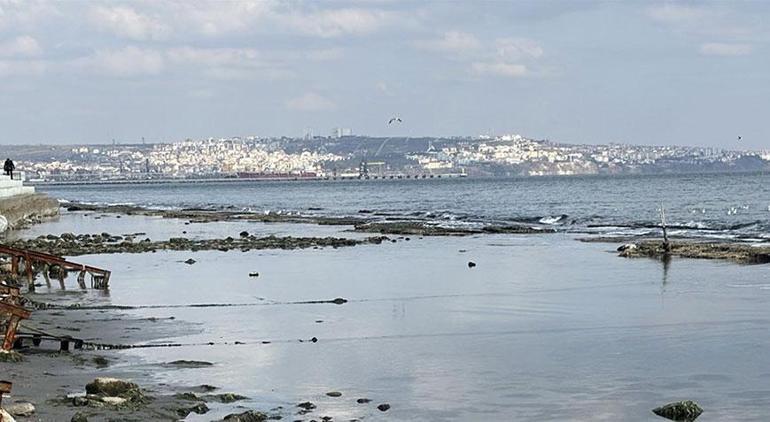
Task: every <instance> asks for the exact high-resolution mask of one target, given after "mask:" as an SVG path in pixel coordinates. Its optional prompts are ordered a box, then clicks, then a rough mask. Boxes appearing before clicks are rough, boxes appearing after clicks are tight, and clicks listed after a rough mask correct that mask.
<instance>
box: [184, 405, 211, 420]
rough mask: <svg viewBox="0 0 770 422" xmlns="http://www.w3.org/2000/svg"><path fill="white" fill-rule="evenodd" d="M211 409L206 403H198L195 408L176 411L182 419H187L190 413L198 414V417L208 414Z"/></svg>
mask: <svg viewBox="0 0 770 422" xmlns="http://www.w3.org/2000/svg"><path fill="white" fill-rule="evenodd" d="M208 411H209V407H208V406H206V403H197V404H195V405H194V406H190V407H180V408H179V409H177V410H176V413H177V415H179V417H181V418H186V417H187V415H189V414H190V413H197V414H198V415H203V414H206V413H208Z"/></svg>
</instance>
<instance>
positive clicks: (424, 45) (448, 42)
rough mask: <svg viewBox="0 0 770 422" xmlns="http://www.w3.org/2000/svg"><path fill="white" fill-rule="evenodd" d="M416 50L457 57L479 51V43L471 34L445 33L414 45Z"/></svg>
mask: <svg viewBox="0 0 770 422" xmlns="http://www.w3.org/2000/svg"><path fill="white" fill-rule="evenodd" d="M415 46H416V47H417V48H420V49H422V50H428V51H437V52H441V53H451V54H457V55H464V54H469V53H472V52H476V51H479V50H480V49H481V47H482V46H481V42H480V41H479V40H478V38H476V36H474V35H473V34H469V33H467V32H460V31H448V32H445V33H444V34H443V35H442V36H441V38H437V39H433V40H422V41H417V42H416V43H415Z"/></svg>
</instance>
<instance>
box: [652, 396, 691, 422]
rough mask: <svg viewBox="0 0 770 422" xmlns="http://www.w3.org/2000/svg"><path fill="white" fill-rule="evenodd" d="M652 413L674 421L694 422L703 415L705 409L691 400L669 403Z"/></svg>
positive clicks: (653, 410)
mask: <svg viewBox="0 0 770 422" xmlns="http://www.w3.org/2000/svg"><path fill="white" fill-rule="evenodd" d="M652 413H654V414H656V415H658V416H661V417H664V418H667V419H671V420H672V421H683V422H692V421H694V420H695V419H697V418H698V416H700V415H701V413H703V409H701V407H700V406H698V404H697V403H695V402H694V401H691V400H685V401H678V402H674V403H669V404H667V405H665V406H661V407H657V408H655V409H652Z"/></svg>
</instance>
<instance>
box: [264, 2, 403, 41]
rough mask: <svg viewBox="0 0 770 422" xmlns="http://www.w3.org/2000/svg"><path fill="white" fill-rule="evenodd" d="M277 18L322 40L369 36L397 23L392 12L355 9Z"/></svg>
mask: <svg viewBox="0 0 770 422" xmlns="http://www.w3.org/2000/svg"><path fill="white" fill-rule="evenodd" d="M276 18H277V20H278V21H279V22H282V23H284V24H285V25H286V26H289V27H291V28H294V29H296V30H298V31H300V32H302V33H304V34H307V35H313V36H318V37H322V38H332V37H338V36H341V35H360V34H367V33H371V32H374V31H377V30H379V29H380V28H382V27H384V26H386V25H389V24H391V23H393V22H395V21H396V19H395V15H394V14H393V13H392V12H387V11H384V10H372V9H354V8H348V9H334V10H323V11H320V12H314V13H292V14H287V15H277V16H276Z"/></svg>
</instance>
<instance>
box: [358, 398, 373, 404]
mask: <svg viewBox="0 0 770 422" xmlns="http://www.w3.org/2000/svg"><path fill="white" fill-rule="evenodd" d="M370 401H372V400H371V399H366V398H364V399H358V400H356V403H358V404H366V403H369V402H370Z"/></svg>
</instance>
